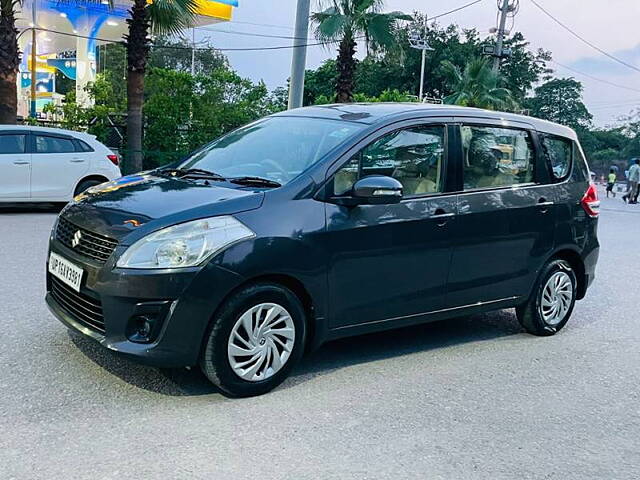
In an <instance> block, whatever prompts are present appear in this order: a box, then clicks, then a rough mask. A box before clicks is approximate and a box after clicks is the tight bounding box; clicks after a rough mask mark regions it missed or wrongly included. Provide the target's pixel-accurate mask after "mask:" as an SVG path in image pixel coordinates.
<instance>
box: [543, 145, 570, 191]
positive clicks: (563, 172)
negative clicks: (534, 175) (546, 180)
mask: <svg viewBox="0 0 640 480" xmlns="http://www.w3.org/2000/svg"><path fill="white" fill-rule="evenodd" d="M541 138H542V150H543V152H544V156H545V158H546V159H547V162H548V164H549V167H550V168H551V175H552V176H553V178H554V179H555V180H563V179H565V178H566V177H567V176H568V175H569V172H570V171H571V163H572V157H573V145H572V142H571V141H569V140H567V139H565V138H561V137H554V136H551V135H542V137H541Z"/></svg>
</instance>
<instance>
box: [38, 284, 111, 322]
mask: <svg viewBox="0 0 640 480" xmlns="http://www.w3.org/2000/svg"><path fill="white" fill-rule="evenodd" d="M49 278H50V279H51V296H52V297H53V298H54V300H55V301H56V302H58V304H59V305H60V306H61V307H62V308H63V309H64V310H65V311H66V312H67V313H68V314H69V315H71V316H72V317H73V318H74V319H75V320H76V321H78V322H79V323H81V324H83V325H85V326H87V327H89V328H90V329H91V330H94V331H96V332H99V333H102V334H104V333H105V328H104V317H103V316H102V303H101V302H100V300H96V299H95V298H93V297H90V296H89V295H85V294H83V293H78V292H76V291H75V290H73V289H72V288H71V287H68V286H67V285H65V284H64V283H62V282H61V281H60V280H58V279H57V278H55V277H52V276H50V277H49Z"/></svg>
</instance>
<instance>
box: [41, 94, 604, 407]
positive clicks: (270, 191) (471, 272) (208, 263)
mask: <svg viewBox="0 0 640 480" xmlns="http://www.w3.org/2000/svg"><path fill="white" fill-rule="evenodd" d="M598 208H599V201H598V197H597V193H596V188H595V185H594V184H593V183H591V181H590V178H589V169H588V167H587V163H586V161H585V158H584V155H583V152H582V149H581V148H580V145H579V143H578V139H577V136H576V133H575V132H574V131H573V130H571V129H569V128H566V127H563V126H561V125H557V124H553V123H549V122H545V121H541V120H537V119H533V118H528V117H523V116H519V115H512V114H507V113H500V112H488V111H484V110H478V109H471V108H461V107H453V106H432V105H424V104H417V103H416V104H371V105H362V104H353V105H327V106H322V107H308V108H300V109H295V110H291V111H287V112H282V113H279V114H276V115H273V116H271V117H267V118H266V119H262V120H259V121H257V122H254V123H252V124H250V125H248V126H246V127H243V128H241V129H239V130H236V131H235V132H232V133H230V134H228V135H225V136H224V137H222V138H220V139H218V140H216V141H214V142H212V143H211V144H209V145H207V146H205V147H203V148H201V149H200V150H198V151H197V152H195V153H193V154H192V155H191V156H189V157H188V158H186V159H185V160H183V161H180V162H176V163H175V164H173V165H171V166H168V167H164V168H159V169H156V170H153V171H149V172H144V173H141V174H138V175H131V176H127V177H123V178H122V179H120V180H117V181H115V182H110V183H107V184H104V185H100V186H99V187H96V188H92V189H90V190H88V191H87V192H86V193H85V194H82V195H80V196H79V197H77V198H76V200H75V201H74V202H72V203H70V204H68V205H67V206H66V207H65V209H64V210H63V211H62V212H61V213H60V215H59V218H58V220H57V222H56V224H55V225H54V227H53V232H52V235H51V240H50V245H49V248H50V251H49V256H48V268H47V271H48V275H47V295H46V300H47V303H48V305H49V308H50V310H51V311H52V312H53V314H54V315H55V316H56V317H57V318H58V319H59V320H61V321H62V322H63V323H64V324H66V325H67V326H68V327H69V328H72V329H74V330H77V331H79V332H81V333H83V334H84V335H86V336H88V337H90V338H93V339H95V340H97V341H98V342H100V343H101V344H102V345H103V346H104V347H106V348H109V349H111V350H113V351H116V352H119V353H121V354H125V355H128V356H130V357H132V358H135V359H138V360H140V361H143V362H148V363H151V364H155V365H158V366H166V367H179V366H195V365H200V366H201V367H202V370H203V371H204V373H205V374H206V375H207V377H208V378H209V379H210V380H211V381H212V382H213V383H215V384H216V385H218V386H219V387H220V388H221V389H222V390H223V391H225V392H227V393H228V394H230V395H235V396H247V395H257V394H261V393H265V392H267V391H269V390H271V389H272V388H274V387H275V386H276V385H278V384H279V383H280V382H282V381H283V380H284V379H285V378H286V376H287V375H288V374H289V372H290V371H291V369H292V368H293V366H294V365H295V363H296V362H297V361H298V360H299V359H300V357H301V356H302V354H303V352H304V351H305V350H307V349H313V348H314V347H317V346H318V345H320V344H322V343H323V342H325V341H327V340H331V339H335V338H339V337H347V336H350V335H358V334H362V333H367V332H373V331H379V330H385V329H390V328H397V327H403V326H407V325H412V324H415V323H420V322H428V321H433V320H443V319H446V318H451V317H456V316H460V315H468V314H474V313H479V312H485V311H489V310H496V309H502V308H512V307H515V308H516V311H517V315H518V319H519V320H520V322H521V323H522V325H523V327H524V328H525V329H526V330H527V331H528V332H530V333H532V334H534V335H540V336H547V335H553V334H555V333H556V332H558V331H559V330H560V329H562V327H564V325H565V324H566V323H567V321H568V320H569V317H570V315H571V312H572V310H573V307H574V303H575V301H576V300H579V299H581V298H583V297H584V296H585V294H586V292H587V288H588V286H589V285H590V284H591V282H592V281H593V278H594V275H595V267H596V262H597V259H598V251H599V243H598V238H597V223H598V220H597V217H598Z"/></svg>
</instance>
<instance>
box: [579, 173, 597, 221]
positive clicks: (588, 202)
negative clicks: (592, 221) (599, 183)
mask: <svg viewBox="0 0 640 480" xmlns="http://www.w3.org/2000/svg"><path fill="white" fill-rule="evenodd" d="M580 205H582V208H584V211H585V212H587V215H589V216H590V217H593V218H596V217H597V216H598V215H599V214H600V200H598V190H597V189H596V185H595V183H593V182H591V183H589V188H587V191H586V192H585V193H584V196H583V197H582V200H580Z"/></svg>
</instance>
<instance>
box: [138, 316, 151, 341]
mask: <svg viewBox="0 0 640 480" xmlns="http://www.w3.org/2000/svg"><path fill="white" fill-rule="evenodd" d="M150 333H151V322H150V321H149V319H148V318H146V317H140V319H139V320H138V335H140V336H141V337H148V336H149V334H150Z"/></svg>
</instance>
